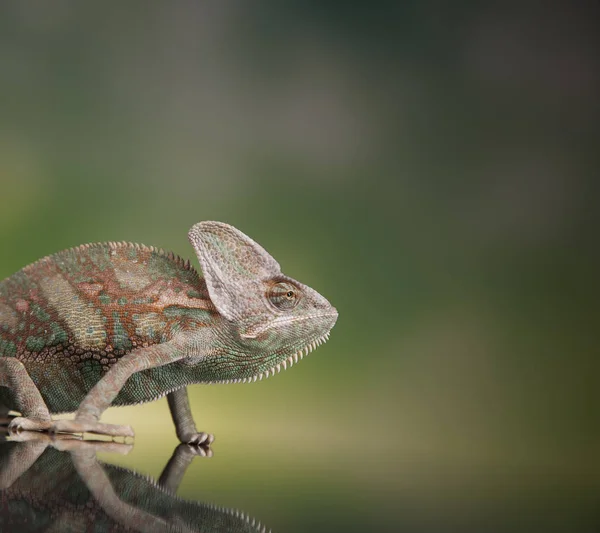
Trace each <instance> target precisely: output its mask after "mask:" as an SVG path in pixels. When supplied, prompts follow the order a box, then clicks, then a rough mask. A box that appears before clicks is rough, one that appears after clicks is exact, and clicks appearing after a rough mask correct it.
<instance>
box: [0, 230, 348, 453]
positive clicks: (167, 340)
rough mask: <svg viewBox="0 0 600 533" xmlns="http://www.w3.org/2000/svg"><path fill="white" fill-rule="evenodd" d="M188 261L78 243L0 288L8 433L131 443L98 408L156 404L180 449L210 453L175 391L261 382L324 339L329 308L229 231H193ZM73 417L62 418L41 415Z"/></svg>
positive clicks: (0, 376) (1, 387) (207, 438)
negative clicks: (168, 418)
mask: <svg viewBox="0 0 600 533" xmlns="http://www.w3.org/2000/svg"><path fill="white" fill-rule="evenodd" d="M188 235H189V239H190V242H191V244H192V246H193V247H194V249H195V251H196V253H197V255H198V259H199V261H200V265H201V267H202V273H203V276H202V275H200V274H199V273H198V272H197V271H196V270H195V269H194V268H193V267H192V266H190V263H189V261H184V260H183V259H181V258H179V257H177V256H175V255H174V254H172V253H166V252H164V251H163V250H159V249H156V248H154V247H149V246H144V245H140V244H131V243H124V242H109V243H99V244H85V245H82V246H79V247H77V248H72V249H69V250H65V251H62V252H59V253H57V254H54V255H51V256H48V257H45V258H43V259H40V260H39V261H37V262H35V263H33V264H31V265H29V266H27V267H25V268H23V269H22V270H20V271H19V272H17V273H15V274H13V275H12V276H10V277H9V278H7V279H5V280H3V281H1V282H0V412H6V411H7V410H8V409H10V410H14V411H18V412H19V413H20V414H21V416H19V417H16V418H14V419H13V420H12V421H11V422H10V425H9V430H11V431H19V430H38V431H45V430H48V431H50V432H64V433H83V432H90V433H97V434H102V435H112V436H116V435H122V436H133V430H132V429H131V427H129V426H118V425H112V424H103V423H101V422H100V417H101V415H102V413H103V412H104V410H105V409H106V408H107V407H109V406H110V405H134V404H139V403H144V402H148V401H152V400H155V399H158V398H160V397H162V396H165V395H166V396H167V399H168V403H169V408H170V410H171V415H172V418H173V422H174V424H175V429H176V433H177V436H178V438H179V440H180V441H181V442H185V443H189V444H202V443H208V444H210V442H212V439H213V437H212V435H209V434H208V433H204V432H199V431H198V430H197V429H196V426H195V424H194V420H193V418H192V414H191V409H190V405H189V400H188V397H187V390H186V387H187V385H189V384H194V383H233V382H235V383H237V382H249V381H257V380H259V379H263V377H269V376H271V375H274V374H275V372H279V371H280V370H281V368H283V369H286V368H287V367H288V366H291V365H292V364H294V363H297V362H298V360H299V359H301V358H302V357H303V356H304V355H306V354H308V353H309V352H310V351H312V350H313V349H314V348H316V347H317V346H318V345H320V344H321V343H322V342H324V341H326V340H327V338H328V337H329V332H330V330H331V328H332V327H333V325H334V324H335V322H336V320H337V311H336V309H335V308H334V307H333V306H332V305H331V304H330V303H329V302H328V301H327V300H326V299H325V298H324V297H323V296H321V295H320V294H319V293H317V292H316V291H314V290H313V289H311V288H310V287H308V286H306V285H303V284H302V283H300V282H298V281H296V280H294V279H292V278H290V277H288V276H286V275H284V274H283V273H282V272H281V268H280V266H279V264H278V263H277V262H276V261H275V259H273V257H271V256H270V255H269V254H268V253H267V252H266V251H265V250H264V248H262V247H261V246H260V245H259V244H257V243H256V242H254V241H253V240H252V239H250V238H249V237H248V236H246V235H244V234H243V233H242V232H241V231H239V230H237V229H235V228H234V227H232V226H229V225H227V224H224V223H220V222H200V223H198V224H196V225H194V226H193V227H192V228H191V230H190V231H189V234H188ZM73 411H76V414H75V418H74V419H73V420H57V421H53V420H52V418H51V414H53V413H63V412H73Z"/></svg>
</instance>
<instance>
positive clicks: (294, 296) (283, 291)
mask: <svg viewBox="0 0 600 533" xmlns="http://www.w3.org/2000/svg"><path fill="white" fill-rule="evenodd" d="M267 297H268V299H269V302H271V304H272V305H273V306H274V307H276V308H277V309H279V310H280V311H289V310H290V309H293V308H294V307H296V305H297V304H298V301H299V300H300V291H299V290H298V288H297V287H295V286H294V285H292V284H291V283H288V282H287V281H281V282H279V283H276V284H275V285H273V286H272V287H271V288H270V289H269V292H268V293H267Z"/></svg>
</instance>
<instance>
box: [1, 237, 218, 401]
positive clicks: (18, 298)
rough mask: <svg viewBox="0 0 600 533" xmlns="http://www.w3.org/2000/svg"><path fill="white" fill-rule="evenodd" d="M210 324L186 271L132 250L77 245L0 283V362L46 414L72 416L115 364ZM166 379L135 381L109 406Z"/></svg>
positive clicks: (198, 283) (175, 261) (159, 254)
mask: <svg viewBox="0 0 600 533" xmlns="http://www.w3.org/2000/svg"><path fill="white" fill-rule="evenodd" d="M217 316H218V314H217V312H216V310H215V307H214V305H213V304H212V302H211V300H210V298H209V295H208V292H207V289H206V284H205V282H204V279H203V278H202V277H200V276H199V275H198V273H197V272H196V271H195V270H194V269H193V268H192V267H191V266H190V264H189V262H187V261H183V260H182V259H180V258H179V257H176V256H174V255H173V254H170V253H165V252H163V251H162V250H157V249H155V248H152V247H146V246H143V245H137V244H130V243H104V244H90V245H83V246H80V247H78V248H73V249H70V250H65V251H63V252H59V253H57V254H54V255H52V256H49V257H46V258H44V259H41V260H39V261H37V262H36V263H33V264H31V265H29V266H27V267H25V268H23V269H22V270H20V271H19V272H17V273H15V274H14V275H12V276H11V277H9V278H7V279H5V280H3V281H2V282H0V357H16V358H17V359H19V360H20V361H21V362H22V363H23V364H24V365H25V367H26V369H27V371H28V372H29V374H30V376H31V378H32V379H33V381H34V383H35V384H36V385H37V386H38V389H39V390H40V392H41V393H42V396H43V398H44V400H45V402H46V404H47V406H48V408H49V409H50V411H51V412H66V411H73V410H76V409H77V407H78V405H79V403H80V402H81V400H82V399H83V398H84V396H85V394H86V393H87V392H88V391H89V390H90V389H91V388H92V387H93V386H94V385H95V384H96V383H97V382H98V380H99V379H100V378H101V377H102V376H103V375H104V374H105V373H106V372H107V371H108V370H109V368H110V367H111V365H113V364H115V363H116V362H117V361H118V360H119V358H121V357H122V356H123V355H125V354H127V353H129V352H131V351H132V350H133V349H134V348H136V347H141V346H150V345H152V344H158V343H161V342H166V341H168V340H169V339H171V338H172V336H173V334H174V333H176V332H177V331H180V330H181V329H186V328H198V327H205V326H208V325H210V324H211V322H212V321H214V320H215V318H216V317H217ZM173 370H174V371H176V370H177V369H176V368H174V369H173ZM175 373H176V374H177V372H175ZM134 378H135V379H134ZM173 379H175V382H176V384H178V382H177V379H176V376H170V375H169V373H168V372H167V373H166V374H165V373H164V372H163V373H162V374H161V375H160V376H159V375H158V373H157V372H152V371H147V372H142V373H139V375H136V376H132V379H131V380H130V381H131V382H132V383H131V384H130V383H129V382H128V384H127V385H126V386H125V387H124V389H123V390H122V391H121V393H120V394H119V396H118V397H117V399H116V400H115V402H114V404H117V405H125V404H133V403H140V402H143V401H149V400H152V399H154V398H156V397H158V396H161V395H163V394H165V393H166V392H167V389H166V387H169V388H170V389H171V390H172V389H173V388H174V387H173V382H172V380H173ZM134 381H135V383H133V382H134ZM167 382H168V383H167ZM133 385H135V386H133ZM183 385H185V383H181V385H180V386H183ZM67 391H68V392H67ZM8 396H9V393H8V391H7V389H4V388H0V403H4V404H5V405H8V406H10V403H11V402H10V398H9V397H8Z"/></svg>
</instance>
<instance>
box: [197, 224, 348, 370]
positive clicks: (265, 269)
mask: <svg viewBox="0 0 600 533" xmlns="http://www.w3.org/2000/svg"><path fill="white" fill-rule="evenodd" d="M189 238H190V242H191V243H192V245H193V246H194V248H195V250H196V253H197V254H198V258H199V260H200V264H201V266H202V271H203V273H204V279H205V281H206V286H207V289H208V292H209V295H210V298H211V301H212V302H213V304H214V305H215V307H216V309H217V311H218V312H219V314H220V315H222V316H223V318H225V319H226V320H227V321H228V323H229V326H230V327H229V328H227V329H228V331H229V332H231V335H230V338H229V339H228V343H227V344H229V343H233V345H235V348H233V345H231V346H232V355H233V356H234V357H235V363H236V364H235V366H236V367H237V368H236V370H235V374H232V375H231V377H230V378H229V379H227V380H228V381H250V380H254V381H255V380H256V379H259V378H262V377H263V376H267V377H268V376H269V375H272V374H274V373H275V372H278V371H280V370H281V368H284V369H285V368H287V366H291V365H292V364H293V363H295V362H298V360H299V359H300V358H302V357H303V356H304V355H306V354H308V353H309V352H310V351H312V350H313V349H314V348H316V347H317V346H318V345H319V344H321V343H322V342H324V341H326V340H327V338H328V337H329V332H330V330H331V328H332V327H333V326H334V324H335V322H336V320H337V316H338V313H337V310H336V309H335V307H333V306H332V305H331V304H330V303H329V302H328V301H327V300H326V299H325V298H324V297H323V296H321V295H320V294H319V293H318V292H317V291H315V290H313V289H311V288H310V287H308V286H306V285H304V284H302V283H300V282H298V281H296V280H294V279H292V278H290V277H288V276H285V275H284V274H282V272H281V268H280V266H279V264H278V263H277V261H275V259H273V257H272V256H271V255H269V253H267V251H266V250H265V249H264V248H263V247H262V246H260V245H259V244H258V243H256V242H254V241H253V240H252V239H251V238H250V237H248V236H247V235H244V234H243V233H242V232H241V231H239V230H237V229H236V228H234V227H232V226H230V225H228V224H224V223H222V222H200V223H198V224H196V225H195V226H193V227H192V229H191V230H190V232H189Z"/></svg>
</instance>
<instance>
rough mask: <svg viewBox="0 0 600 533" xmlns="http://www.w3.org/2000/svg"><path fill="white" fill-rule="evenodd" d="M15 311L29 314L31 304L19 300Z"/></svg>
mask: <svg viewBox="0 0 600 533" xmlns="http://www.w3.org/2000/svg"><path fill="white" fill-rule="evenodd" d="M15 309H16V310H17V311H19V313H27V311H29V302H28V301H27V300H22V299H19V300H17V301H16V302H15Z"/></svg>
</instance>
